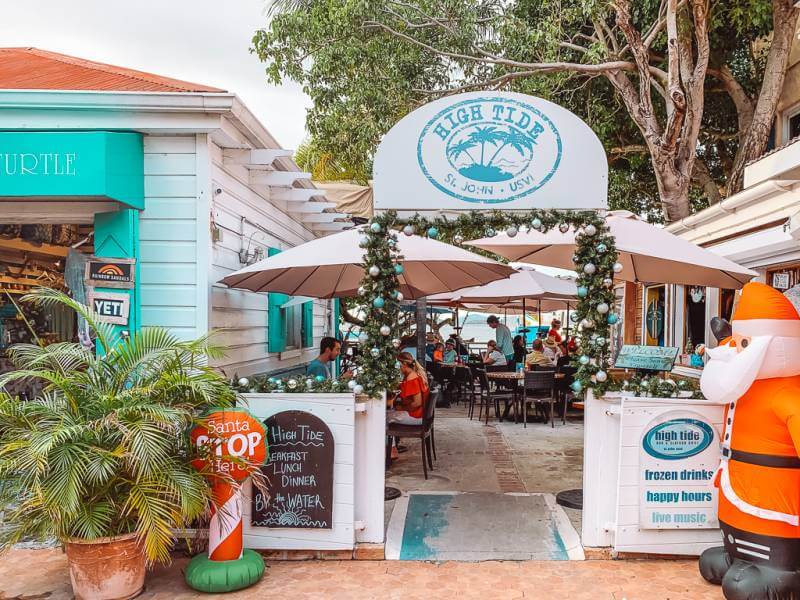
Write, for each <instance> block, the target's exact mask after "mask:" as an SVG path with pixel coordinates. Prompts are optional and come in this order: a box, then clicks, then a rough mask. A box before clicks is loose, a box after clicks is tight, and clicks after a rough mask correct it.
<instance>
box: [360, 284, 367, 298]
mask: <svg viewBox="0 0 800 600" xmlns="http://www.w3.org/2000/svg"><path fill="white" fill-rule="evenodd" d="M366 293H367V288H365V287H364V286H363V285H360V286H358V295H359V296H363V295H364V294H366Z"/></svg>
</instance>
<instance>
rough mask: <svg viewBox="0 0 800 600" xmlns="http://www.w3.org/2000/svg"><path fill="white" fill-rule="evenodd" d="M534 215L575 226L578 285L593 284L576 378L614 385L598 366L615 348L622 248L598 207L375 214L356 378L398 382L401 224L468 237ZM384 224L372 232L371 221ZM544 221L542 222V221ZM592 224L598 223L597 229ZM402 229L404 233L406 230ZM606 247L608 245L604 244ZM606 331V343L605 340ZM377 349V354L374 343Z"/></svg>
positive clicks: (371, 390)
mask: <svg viewBox="0 0 800 600" xmlns="http://www.w3.org/2000/svg"><path fill="white" fill-rule="evenodd" d="M534 219H538V220H539V221H541V224H540V225H539V228H538V229H539V230H540V231H543V232H545V231H548V230H550V229H552V228H553V227H558V226H569V227H571V228H573V229H574V230H575V231H576V232H577V233H576V240H577V244H576V246H577V247H576V252H575V264H576V272H577V284H578V286H581V287H585V288H586V291H587V293H586V296H585V297H584V298H580V299H579V300H578V304H577V307H576V310H575V311H574V313H573V314H575V315H576V317H575V318H576V319H577V322H578V323H582V322H584V320H587V321H588V322H585V323H584V324H583V325H581V326H580V327H579V331H578V343H579V345H580V348H581V354H583V355H586V356H587V357H588V359H589V361H588V362H587V364H585V365H584V364H581V363H580V362H578V358H577V356H576V357H575V366H576V367H577V368H578V372H577V373H576V375H575V379H576V380H577V381H578V382H579V386H580V388H579V389H577V390H576V391H580V390H581V389H587V388H593V389H594V390H595V392H596V393H597V394H602V393H603V392H604V391H605V390H607V389H608V387H609V385H610V380H608V379H607V380H605V381H597V380H596V374H597V373H598V372H599V371H604V373H605V374H607V373H608V369H609V363H610V358H611V351H610V345H609V340H610V337H609V335H610V325H609V323H608V318H609V315H610V314H612V313H613V309H614V300H615V297H614V290H613V286H611V285H608V281H609V280H611V279H613V277H614V271H613V267H614V264H615V263H616V260H617V251H616V247H615V244H614V237H613V236H612V235H611V234H610V232H609V229H608V225H607V224H606V222H605V220H604V219H603V218H602V217H601V216H599V215H598V214H597V213H595V212H592V211H588V212H575V211H556V210H548V211H543V210H534V211H530V212H528V213H503V212H501V211H493V212H478V211H471V212H469V213H462V214H461V215H459V217H458V218H457V219H455V220H446V219H444V218H442V217H437V218H433V219H429V218H426V217H423V216H421V215H419V214H417V215H415V216H414V217H412V218H410V219H407V220H402V219H399V218H398V216H397V214H396V213H394V212H387V213H384V214H381V215H379V216H376V217H375V218H373V220H372V221H371V223H370V226H368V227H367V228H366V229H365V238H366V239H365V247H366V252H365V261H364V262H365V265H364V266H365V269H366V274H365V276H364V279H363V280H362V282H361V287H362V292H363V293H362V294H361V295H362V296H363V297H364V298H365V299H366V301H367V307H368V314H367V317H366V319H365V320H366V323H365V325H364V327H363V328H362V330H363V331H365V332H366V333H367V335H368V341H367V343H366V344H365V348H364V352H362V353H361V354H360V355H359V359H358V360H359V365H358V373H357V374H356V379H357V382H358V384H359V385H360V386H362V387H363V388H364V391H365V392H366V393H367V394H370V395H373V396H374V395H379V394H381V393H382V392H384V391H386V390H391V389H394V387H395V386H396V385H397V381H398V379H399V370H398V366H397V365H396V362H395V361H396V357H397V351H398V350H397V346H396V343H395V340H394V337H395V336H396V335H397V332H396V324H397V322H398V311H399V302H398V301H397V300H396V294H397V291H398V280H397V275H396V272H395V269H394V266H395V265H396V264H398V262H399V261H400V260H401V259H402V257H401V256H400V255H399V254H398V252H397V250H396V247H397V246H396V239H397V235H398V233H397V229H398V228H402V227H403V226H405V225H411V226H412V227H413V228H414V229H415V231H416V232H417V233H418V234H420V235H426V232H428V230H429V229H430V228H431V227H433V228H435V229H436V230H437V231H438V235H437V239H440V240H442V241H445V242H452V241H453V239H454V238H455V237H456V236H457V235H458V236H461V237H463V238H464V239H474V238H480V237H485V236H488V235H490V234H492V232H493V231H494V232H497V231H502V230H504V229H507V228H508V227H510V226H512V225H513V226H515V227H517V228H518V229H519V228H521V227H530V226H531V225H532V224H533V223H534ZM374 224H377V225H378V226H379V228H378V230H377V231H373V229H372V226H373V225H374ZM537 224H538V222H537ZM587 228H589V229H591V228H594V230H595V232H594V233H593V234H591V235H590V233H589V232H587ZM400 235H403V234H400ZM601 244H602V245H603V246H605V248H604V250H603V251H600V250H599V249H598V247H601V248H602V247H603V246H601ZM588 263H592V264H593V265H594V266H595V272H594V273H591V274H587V273H586V272H585V271H584V266H585V265H587V264H588ZM372 266H377V267H378V268H379V270H380V272H379V274H378V275H377V276H376V277H373V276H371V275H370V274H369V269H370V267H372ZM377 297H380V298H383V299H384V305H383V306H382V307H380V308H375V307H374V306H373V305H372V302H371V301H372V300H373V299H374V298H377ZM601 303H605V304H607V305H608V307H610V310H609V313H608V314H601V313H600V312H598V310H597V307H598V305H599V304H601ZM384 325H386V326H388V327H389V328H390V331H391V333H390V335H383V334H382V333H381V331H380V329H381V327H382V326H384ZM601 338H602V343H601V341H600V340H601ZM373 348H374V349H377V350H376V352H375V353H374V355H373V352H372V351H371V350H372V349H373Z"/></svg>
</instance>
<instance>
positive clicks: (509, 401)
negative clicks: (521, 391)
mask: <svg viewBox="0 0 800 600" xmlns="http://www.w3.org/2000/svg"><path fill="white" fill-rule="evenodd" d="M495 372H506V367H505V365H502V366H497V367H495V366H494V365H488V366H487V367H486V371H484V373H483V375H482V377H483V378H484V379H485V382H484V381H481V389H483V387H484V386H485V387H486V390H487V402H488V405H487V407H486V423H487V424H488V423H489V406H490V405H492V404H494V412H495V416H496V417H497V418H498V419H499V420H501V421H502V420H503V416H504V415H507V414H508V412H509V407H510V406H513V407H514V418H515V419H516V418H517V416H518V413H517V407H516V397H517V396H516V392H515V390H514V387H513V386H515V385H516V384H517V381H516V380H515V379H512V380H509V381H496V382H490V381H489V378H488V377H487V376H486V373H495ZM478 377H479V378H480V377H481V375H480V373H479V375H478ZM492 383H494V384H495V385H494V386H492ZM501 400H502V401H503V403H504V404H505V406H504V408H503V412H502V413H501V412H500V401H501ZM478 418H480V417H478Z"/></svg>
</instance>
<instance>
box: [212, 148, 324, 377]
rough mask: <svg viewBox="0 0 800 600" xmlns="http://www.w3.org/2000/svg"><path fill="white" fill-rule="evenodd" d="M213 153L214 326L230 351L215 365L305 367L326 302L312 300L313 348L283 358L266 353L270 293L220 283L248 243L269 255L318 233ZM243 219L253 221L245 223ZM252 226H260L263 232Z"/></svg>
mask: <svg viewBox="0 0 800 600" xmlns="http://www.w3.org/2000/svg"><path fill="white" fill-rule="evenodd" d="M209 153H210V160H211V167H210V172H211V190H212V201H211V218H212V219H213V226H215V227H216V228H217V229H218V230H219V232H220V237H219V239H218V240H217V241H215V242H212V243H211V253H210V258H211V266H210V272H209V282H210V285H211V293H210V305H211V316H210V327H211V328H212V329H215V330H219V331H218V332H217V334H216V335H215V338H214V339H215V341H216V342H217V343H218V344H220V345H223V346H225V347H226V348H227V355H226V356H225V358H223V359H221V360H218V361H216V362H215V363H214V364H215V366H217V367H218V368H220V369H221V370H222V371H223V372H224V373H225V374H226V375H228V376H233V375H235V374H236V375H252V374H258V373H268V372H271V371H276V370H281V369H287V368H291V367H294V366H298V365H302V364H305V363H307V362H309V361H310V360H311V359H313V358H314V357H315V356H316V354H317V349H318V347H319V340H320V338H321V337H322V336H323V335H324V333H325V330H326V310H327V307H328V304H329V303H328V302H327V301H324V300H315V301H314V345H313V346H312V347H311V348H305V349H303V351H302V352H299V353H297V352H291V353H289V352H287V353H283V356H282V355H281V353H275V352H273V353H269V352H268V351H267V339H268V331H267V328H268V315H267V303H268V300H267V294H257V293H254V292H247V291H243V290H231V289H228V288H226V287H225V286H223V285H222V284H218V283H216V282H217V281H219V280H220V279H222V278H223V277H225V276H226V275H228V274H229V273H232V272H233V271H236V270H238V269H240V268H242V267H243V266H244V265H243V264H242V263H241V262H240V261H239V251H240V250H241V249H242V248H243V247H244V248H245V249H247V247H248V244H249V250H250V251H251V252H253V251H255V249H256V248H260V249H261V251H262V253H263V256H264V257H266V256H267V249H268V248H279V249H281V250H285V249H287V248H290V247H293V246H296V245H298V244H302V243H303V242H307V241H309V240H312V239H314V234H313V233H312V232H311V231H309V230H308V229H306V228H305V227H304V226H303V225H302V223H299V222H297V221H296V220H295V219H294V218H293V217H292V216H290V215H289V214H287V213H285V212H284V206H282V205H281V203H278V202H276V203H271V202H270V201H269V200H268V193H267V192H266V190H265V189H263V188H259V192H256V191H255V190H254V189H253V188H251V187H250V186H249V183H248V180H249V179H248V178H249V171H248V170H247V169H246V168H245V167H243V166H241V165H230V164H223V160H222V149H221V148H219V147H218V146H216V145H215V144H213V143H211V144H209ZM261 194H263V195H261ZM242 217H244V218H245V219H246V220H247V221H249V222H243V221H242ZM250 223H257V224H258V225H259V226H260V228H259V227H254V226H253V225H251V224H250ZM262 229H263V230H265V231H262ZM290 354H291V355H292V356H289V355H290Z"/></svg>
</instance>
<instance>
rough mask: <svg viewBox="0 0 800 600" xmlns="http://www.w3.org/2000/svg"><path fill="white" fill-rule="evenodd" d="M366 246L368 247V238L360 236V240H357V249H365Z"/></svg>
mask: <svg viewBox="0 0 800 600" xmlns="http://www.w3.org/2000/svg"><path fill="white" fill-rule="evenodd" d="M367 246H369V238H368V237H367V236H365V235H362V236H361V237H360V238H358V247H359V248H366V247H367Z"/></svg>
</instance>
